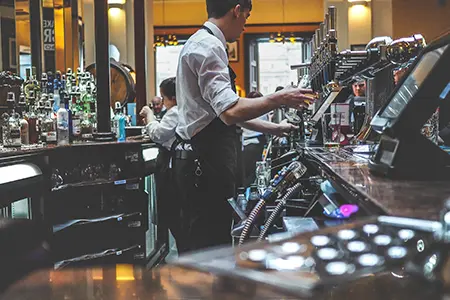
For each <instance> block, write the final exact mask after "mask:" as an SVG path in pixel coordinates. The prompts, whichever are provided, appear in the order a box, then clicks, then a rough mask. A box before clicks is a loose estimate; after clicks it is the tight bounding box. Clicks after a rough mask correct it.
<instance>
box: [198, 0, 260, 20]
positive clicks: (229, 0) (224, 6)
mask: <svg viewBox="0 0 450 300" xmlns="http://www.w3.org/2000/svg"><path fill="white" fill-rule="evenodd" d="M238 4H240V5H241V7H242V8H248V9H250V10H252V0H206V9H207V11H208V18H215V19H219V18H222V17H223V16H225V15H226V14H227V13H228V12H229V11H230V9H232V8H234V7H235V6H236V5H238Z"/></svg>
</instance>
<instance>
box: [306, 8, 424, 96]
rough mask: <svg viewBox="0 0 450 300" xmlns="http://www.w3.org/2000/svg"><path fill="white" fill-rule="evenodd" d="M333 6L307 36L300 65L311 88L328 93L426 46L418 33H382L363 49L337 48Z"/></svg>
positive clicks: (406, 60) (408, 59) (416, 52)
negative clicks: (306, 58) (306, 53)
mask: <svg viewBox="0 0 450 300" xmlns="http://www.w3.org/2000/svg"><path fill="white" fill-rule="evenodd" d="M336 24H337V10H336V7H334V6H330V7H329V8H328V11H327V13H326V14H325V19H324V22H323V23H321V24H320V26H319V28H318V29H316V31H315V34H314V35H313V37H312V39H311V42H310V43H311V49H312V51H311V52H312V57H311V60H310V62H309V63H307V64H304V65H303V66H304V67H308V69H309V72H308V73H309V81H310V86H311V88H312V89H313V91H315V92H318V93H322V94H324V96H326V95H327V94H329V93H330V92H331V91H332V90H333V88H335V87H336V85H341V84H343V83H344V84H345V82H346V81H350V80H352V78H353V77H354V76H358V75H361V74H363V75H364V74H368V73H369V74H370V73H373V72H377V70H379V69H382V68H384V67H385V66H386V65H389V64H395V65H402V64H404V63H407V62H408V61H410V60H411V59H413V58H415V57H416V56H417V55H418V54H419V53H420V51H421V50H422V49H423V48H424V47H425V46H426V42H425V39H424V37H423V36H422V35H421V34H414V35H413V36H410V37H406V38H400V39H397V40H392V38H391V37H388V36H382V37H376V38H374V39H372V40H371V41H370V42H369V43H368V44H367V46H366V47H365V49H364V50H360V51H351V50H344V51H342V52H339V51H338V47H337V31H336Z"/></svg>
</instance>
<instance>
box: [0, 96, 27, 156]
mask: <svg viewBox="0 0 450 300" xmlns="http://www.w3.org/2000/svg"><path fill="white" fill-rule="evenodd" d="M6 101H7V104H8V108H9V111H10V114H9V118H8V121H7V122H5V125H6V126H3V146H4V147H20V146H21V145H22V143H21V141H20V121H19V118H18V115H17V113H16V112H15V111H14V107H15V105H16V99H15V94H14V93H12V92H9V93H8V95H7V100H6Z"/></svg>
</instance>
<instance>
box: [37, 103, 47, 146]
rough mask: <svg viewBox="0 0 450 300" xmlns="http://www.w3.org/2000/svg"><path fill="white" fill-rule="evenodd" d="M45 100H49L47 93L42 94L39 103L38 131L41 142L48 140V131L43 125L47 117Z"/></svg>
mask: <svg viewBox="0 0 450 300" xmlns="http://www.w3.org/2000/svg"><path fill="white" fill-rule="evenodd" d="M45 102H47V94H42V95H41V99H40V100H39V101H38V103H37V122H36V125H37V126H36V130H37V132H38V137H39V141H40V142H44V143H45V142H46V141H47V132H46V131H44V130H43V128H42V125H43V123H44V120H45V118H46V115H45Z"/></svg>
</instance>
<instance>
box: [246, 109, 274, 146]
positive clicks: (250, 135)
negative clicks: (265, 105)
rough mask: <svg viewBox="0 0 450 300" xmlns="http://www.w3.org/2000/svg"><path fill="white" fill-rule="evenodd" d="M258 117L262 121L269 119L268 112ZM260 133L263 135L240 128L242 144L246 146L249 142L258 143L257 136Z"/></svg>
mask: <svg viewBox="0 0 450 300" xmlns="http://www.w3.org/2000/svg"><path fill="white" fill-rule="evenodd" d="M259 119H261V120H263V121H269V114H265V115H262V116H261V117H259ZM260 135H263V133H262V132H258V131H253V130H250V129H246V128H242V145H243V146H248V145H250V144H259V140H258V137H259V136H260Z"/></svg>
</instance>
